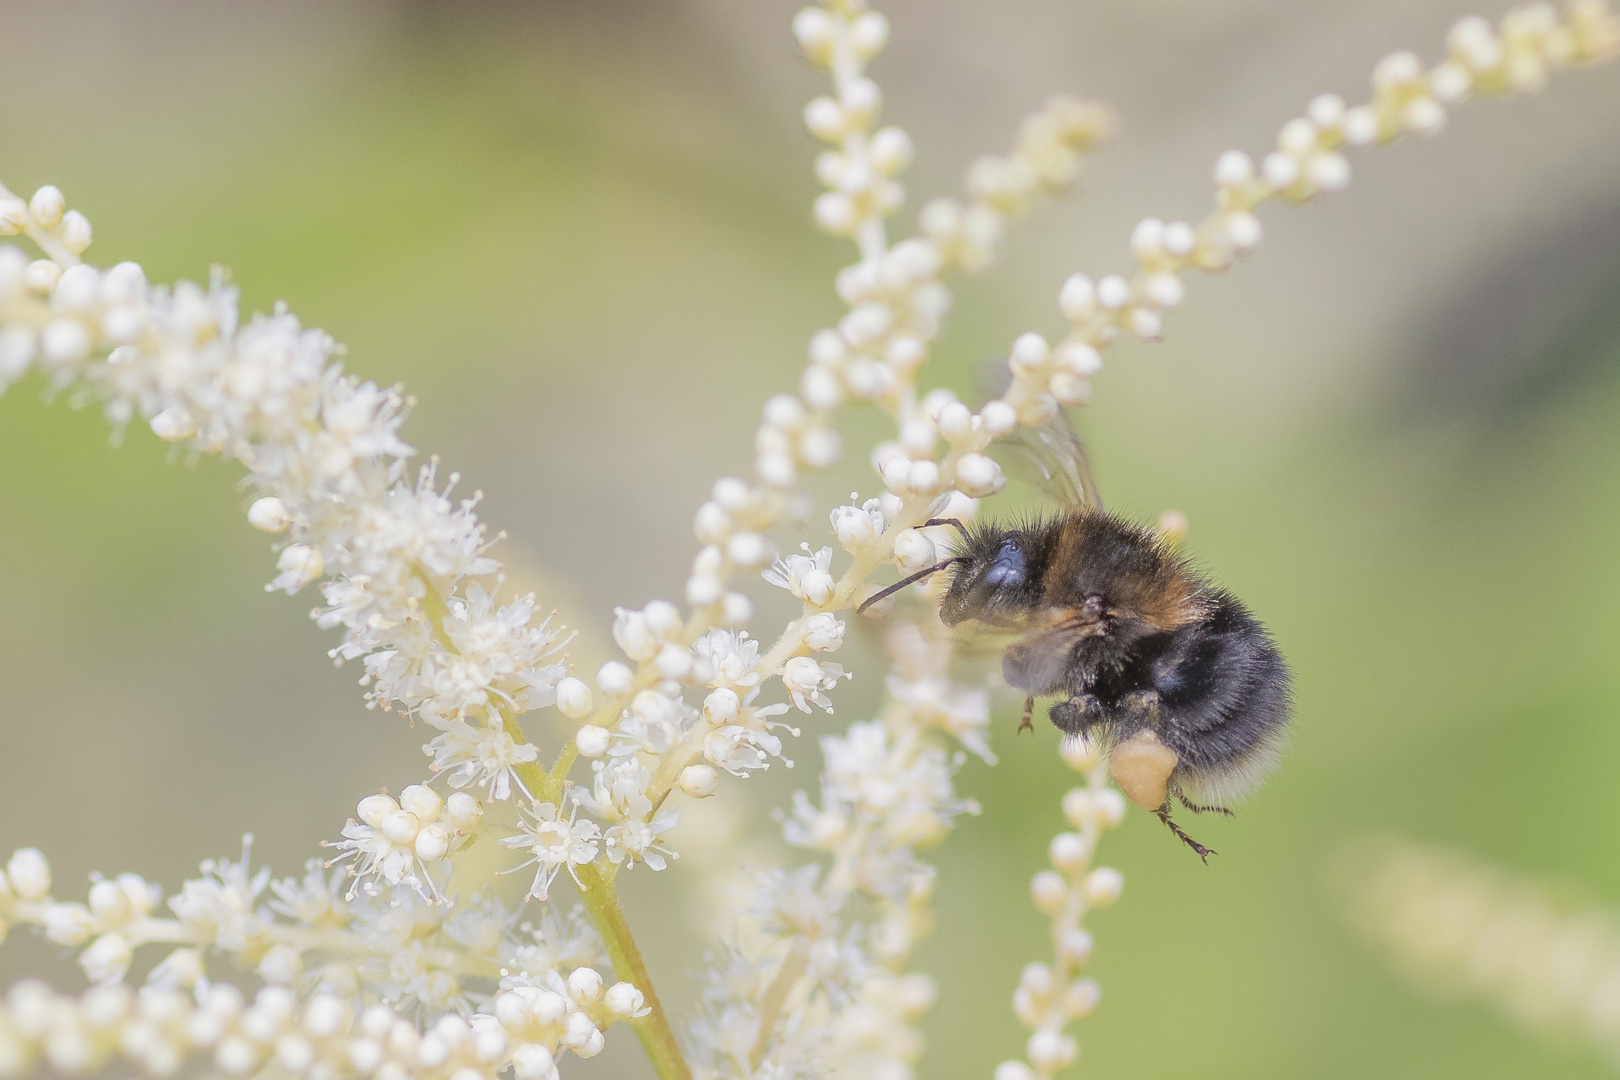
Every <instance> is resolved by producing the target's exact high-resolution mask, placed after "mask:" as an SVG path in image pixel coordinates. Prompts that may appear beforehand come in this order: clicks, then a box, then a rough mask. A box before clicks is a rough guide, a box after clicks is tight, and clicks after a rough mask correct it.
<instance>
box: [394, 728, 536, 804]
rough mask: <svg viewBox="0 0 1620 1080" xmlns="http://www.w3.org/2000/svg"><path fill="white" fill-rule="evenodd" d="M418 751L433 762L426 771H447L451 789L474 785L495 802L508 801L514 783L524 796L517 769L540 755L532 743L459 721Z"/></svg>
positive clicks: (503, 732)
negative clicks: (483, 790)
mask: <svg viewBox="0 0 1620 1080" xmlns="http://www.w3.org/2000/svg"><path fill="white" fill-rule="evenodd" d="M496 721H497V723H498V722H499V717H497V718H496ZM422 752H423V753H424V754H426V755H428V756H429V757H431V758H432V759H433V764H432V765H431V766H429V768H431V769H432V770H433V771H434V772H444V771H445V770H449V775H448V776H447V777H446V779H448V780H449V782H450V786H451V787H456V788H462V787H467V786H468V785H469V784H476V785H477V786H479V787H482V788H484V789H485V790H486V791H488V792H489V797H490V798H492V799H496V800H505V799H508V798H510V797H511V795H512V786H513V785H514V784H515V785H516V786H517V788H518V789H519V790H520V791H523V792H525V793H527V791H528V789H527V788H525V787H524V786H523V781H522V780H521V779H519V778H518V774H517V767H518V766H519V765H526V764H528V763H529V762H532V761H536V760H538V758H539V756H540V750H539V748H538V747H536V746H535V745H534V744H533V743H519V742H517V741H516V740H515V739H513V738H512V736H511V735H509V734H507V732H506V730H505V729H504V728H496V727H474V726H473V725H471V724H469V723H467V722H465V721H463V720H451V721H449V723H448V726H447V727H446V729H445V731H444V732H443V733H442V734H440V735H438V736H435V737H434V738H433V740H432V741H430V742H429V743H427V745H425V746H423V747H422Z"/></svg>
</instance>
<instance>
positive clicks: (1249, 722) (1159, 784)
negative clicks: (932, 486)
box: [874, 507, 1292, 858]
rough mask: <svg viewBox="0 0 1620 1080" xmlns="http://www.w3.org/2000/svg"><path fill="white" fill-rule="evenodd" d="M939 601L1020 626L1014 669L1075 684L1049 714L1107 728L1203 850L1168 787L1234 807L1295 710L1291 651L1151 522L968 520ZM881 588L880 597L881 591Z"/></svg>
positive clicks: (990, 622)
mask: <svg viewBox="0 0 1620 1080" xmlns="http://www.w3.org/2000/svg"><path fill="white" fill-rule="evenodd" d="M962 533H963V535H962V538H961V540H960V541H959V543H958V544H957V545H956V547H955V548H954V550H953V551H952V552H951V556H950V558H949V559H946V560H945V561H944V562H942V563H940V564H939V565H937V566H935V567H933V568H931V569H930V570H928V571H924V572H923V574H922V575H915V576H925V575H926V574H927V573H931V572H934V571H936V570H949V572H950V575H951V579H950V587H949V588H948V589H947V591H946V593H945V596H944V599H943V600H942V601H941V603H940V617H941V618H942V619H943V620H944V621H945V623H946V625H949V626H957V625H959V624H963V623H972V624H977V625H979V626H982V627H985V628H988V629H991V630H994V631H999V632H1002V633H1010V634H1013V635H1014V636H1015V638H1016V640H1015V642H1014V643H1013V644H1012V645H1011V646H1009V647H1008V648H1007V650H1006V652H1005V654H1004V655H1003V658H1002V674H1003V676H1004V677H1005V679H1006V681H1007V683H1008V685H1010V686H1012V687H1014V688H1016V689H1018V690H1021V691H1022V692H1023V693H1024V694H1025V695H1026V703H1025V708H1024V724H1025V725H1026V726H1027V725H1028V723H1029V718H1030V714H1031V712H1032V710H1033V708H1034V702H1035V698H1036V697H1038V696H1043V695H1047V694H1062V695H1065V700H1063V701H1060V702H1058V703H1057V704H1055V705H1053V706H1052V708H1051V711H1050V717H1051V720H1052V723H1053V724H1055V725H1056V726H1057V727H1058V728H1059V729H1060V730H1062V731H1063V732H1065V733H1067V734H1070V735H1084V736H1086V737H1089V738H1092V739H1095V740H1097V742H1098V743H1099V745H1100V746H1101V747H1102V748H1103V749H1104V750H1105V751H1106V752H1108V753H1109V754H1110V767H1111V769H1112V771H1113V775H1114V778H1115V780H1116V781H1117V782H1118V783H1119V785H1120V787H1121V789H1122V790H1123V791H1124V792H1125V794H1126V795H1127V796H1128V797H1129V798H1130V799H1131V800H1132V801H1133V802H1135V803H1136V804H1137V805H1139V806H1142V807H1144V808H1145V809H1148V810H1152V811H1153V812H1154V813H1155V814H1157V815H1158V817H1159V819H1160V820H1161V821H1163V822H1164V823H1165V824H1166V825H1167V826H1169V827H1170V829H1171V830H1172V831H1173V832H1174V833H1175V834H1176V835H1177V836H1178V837H1180V838H1181V839H1182V840H1183V841H1185V842H1186V843H1187V844H1188V845H1189V846H1190V847H1191V848H1192V849H1193V850H1194V851H1196V852H1197V853H1198V855H1199V856H1200V857H1201V858H1207V857H1208V856H1209V855H1211V854H1213V852H1211V851H1210V849H1208V848H1206V847H1204V846H1203V845H1202V844H1200V843H1198V842H1197V841H1195V840H1193V839H1192V838H1191V837H1190V836H1188V835H1187V834H1186V833H1184V832H1182V831H1181V829H1180V827H1179V826H1177V825H1176V824H1175V822H1173V821H1172V820H1171V819H1170V799H1171V798H1172V797H1174V798H1176V799H1178V800H1179V801H1180V802H1181V803H1182V804H1183V805H1184V806H1186V807H1187V808H1188V809H1190V810H1193V811H1194V812H1199V813H1202V812H1204V811H1211V810H1212V811H1216V812H1220V813H1230V812H1231V811H1230V810H1228V809H1227V808H1226V807H1225V806H1224V805H1223V804H1225V803H1227V802H1230V801H1231V800H1233V799H1235V798H1237V797H1238V796H1240V795H1243V794H1245V793H1246V792H1248V791H1249V790H1251V789H1252V788H1253V787H1255V785H1257V784H1258V783H1259V782H1260V780H1261V778H1262V777H1263V776H1264V775H1265V774H1266V773H1267V772H1269V771H1270V770H1271V768H1272V767H1273V766H1274V765H1275V764H1276V762H1277V759H1278V755H1279V753H1280V751H1281V748H1282V745H1283V742H1284V739H1285V736H1286V732H1287V728H1288V723H1289V717H1290V713H1291V710H1292V693H1291V690H1290V677H1289V673H1288V667H1287V665H1286V663H1285V662H1284V661H1283V658H1282V654H1281V653H1280V652H1278V650H1277V646H1276V644H1275V643H1274V642H1273V641H1272V639H1271V636H1270V634H1268V633H1267V632H1266V629H1265V627H1263V626H1261V625H1260V623H1259V622H1258V621H1257V620H1256V619H1255V618H1254V616H1252V615H1251V614H1250V613H1249V610H1248V609H1247V608H1246V607H1244V605H1243V603H1242V602H1241V601H1240V600H1238V599H1237V597H1235V596H1233V595H1232V594H1231V593H1229V592H1226V591H1225V590H1224V589H1220V588H1217V587H1215V586H1214V585H1213V584H1211V583H1210V582H1209V581H1208V580H1207V579H1206V578H1205V577H1204V576H1203V575H1202V574H1200V573H1199V572H1198V571H1197V570H1195V569H1194V568H1193V567H1192V566H1191V565H1190V564H1189V563H1188V562H1187V560H1186V559H1185V558H1183V557H1182V556H1181V555H1180V554H1178V553H1177V552H1176V551H1175V550H1173V549H1172V548H1171V547H1170V546H1169V545H1167V544H1166V543H1165V542H1164V541H1163V540H1162V539H1161V538H1160V537H1159V536H1158V535H1157V534H1156V533H1154V532H1153V531H1152V530H1150V529H1146V528H1143V527H1142V526H1139V525H1136V524H1133V523H1132V522H1130V521H1127V520H1125V519H1123V518H1119V517H1116V516H1113V515H1111V514H1107V513H1104V512H1103V511H1101V510H1098V509H1091V508H1081V507H1076V508H1073V509H1069V510H1067V511H1065V512H1064V513H1062V514H1061V515H1059V516H1057V517H1053V518H1046V519H1037V520H1034V521H1030V522H1027V523H1023V524H1020V525H1018V526H1017V527H1013V528H1008V527H1005V526H997V525H982V526H978V527H975V528H972V529H967V528H963V529H962ZM874 599H876V598H874Z"/></svg>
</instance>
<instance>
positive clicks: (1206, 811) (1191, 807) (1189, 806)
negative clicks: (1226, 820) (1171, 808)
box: [1176, 791, 1235, 817]
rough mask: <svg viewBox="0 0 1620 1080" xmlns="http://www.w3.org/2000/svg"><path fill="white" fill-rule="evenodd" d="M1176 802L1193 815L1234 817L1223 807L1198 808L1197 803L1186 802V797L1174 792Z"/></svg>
mask: <svg viewBox="0 0 1620 1080" xmlns="http://www.w3.org/2000/svg"><path fill="white" fill-rule="evenodd" d="M1176 801H1177V802H1179V803H1180V804H1181V805H1182V806H1185V807H1186V808H1187V809H1189V810H1191V811H1192V812H1193V813H1195V814H1225V815H1226V816H1227V817H1234V816H1235V815H1234V814H1233V813H1232V811H1230V810H1228V809H1227V808H1226V807H1224V806H1199V805H1198V804H1197V803H1190V802H1188V801H1187V796H1185V795H1183V794H1182V793H1181V792H1179V791H1178V792H1176Z"/></svg>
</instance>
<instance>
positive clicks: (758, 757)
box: [703, 724, 782, 776]
mask: <svg viewBox="0 0 1620 1080" xmlns="http://www.w3.org/2000/svg"><path fill="white" fill-rule="evenodd" d="M781 752H782V740H781V739H778V738H777V737H776V736H775V735H772V734H771V733H770V732H768V731H755V730H753V729H751V728H745V727H743V726H742V725H741V724H731V725H728V726H726V727H723V728H717V729H716V730H714V731H711V732H709V733H708V734H707V735H705V736H704V737H703V756H704V757H705V758H707V759H708V760H709V762H710V763H711V764H713V765H714V766H715V767H716V768H720V769H724V770H725V771H726V772H728V773H731V774H732V775H733V776H746V775H747V774H748V773H749V772H751V771H752V770H754V769H765V768H769V767H770V761H769V759H770V758H773V757H776V756H778V755H779V754H781Z"/></svg>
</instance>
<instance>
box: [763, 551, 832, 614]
mask: <svg viewBox="0 0 1620 1080" xmlns="http://www.w3.org/2000/svg"><path fill="white" fill-rule="evenodd" d="M801 546H802V547H803V548H804V550H805V551H806V552H807V554H804V555H789V556H788V557H787V558H785V559H777V560H776V562H775V563H774V564H773V565H772V566H771V568H770V569H769V570H766V571H765V572H764V574H763V575H762V576H763V577H764V578H765V580H766V581H768V582H770V583H771V584H772V585H775V586H777V587H778V588H782V589H786V590H787V591H788V592H790V593H792V594H793V595H794V596H797V597H798V598H799V599H800V600H803V601H805V602H806V603H808V604H811V605H813V606H816V607H820V606H821V605H822V604H825V603H826V602H827V601H829V600H831V599H832V595H833V590H834V589H835V588H836V587H837V583H836V582H835V581H833V576H832V574H831V572H830V571H831V567H832V556H833V550H832V548H830V547H824V548H822V549H821V550H819V551H817V552H815V553H814V554H808V552H809V551H810V545H809V544H804V545H801Z"/></svg>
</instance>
